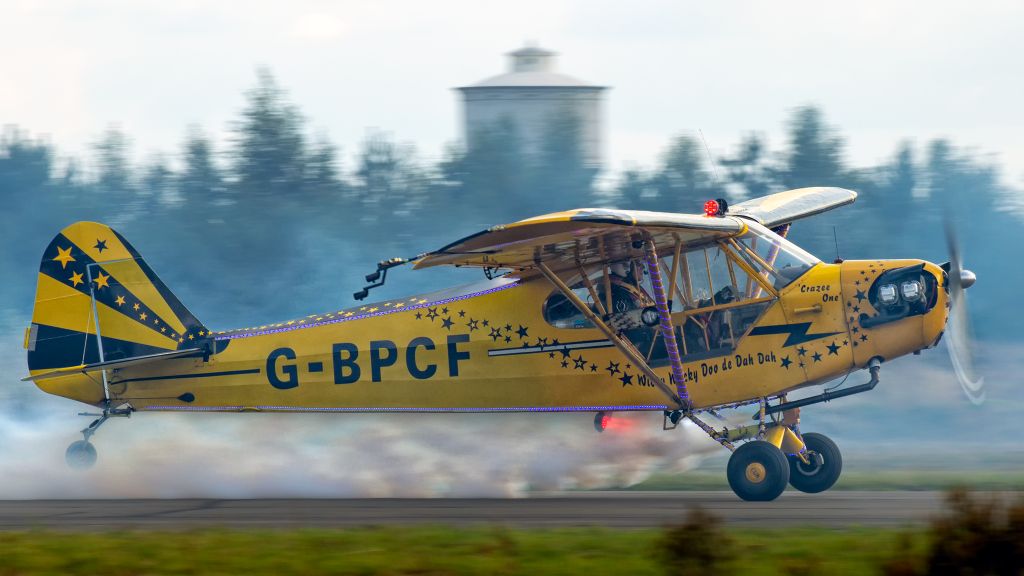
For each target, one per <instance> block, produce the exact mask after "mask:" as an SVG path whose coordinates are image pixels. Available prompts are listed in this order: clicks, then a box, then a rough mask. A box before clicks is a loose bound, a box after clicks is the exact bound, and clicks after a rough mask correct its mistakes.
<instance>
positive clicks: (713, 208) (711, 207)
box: [704, 200, 718, 217]
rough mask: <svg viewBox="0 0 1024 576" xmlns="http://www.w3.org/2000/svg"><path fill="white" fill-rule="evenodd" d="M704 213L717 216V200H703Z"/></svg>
mask: <svg viewBox="0 0 1024 576" xmlns="http://www.w3.org/2000/svg"><path fill="white" fill-rule="evenodd" d="M704 215H705V216H708V217H711V216H718V202H716V201H714V200H708V201H707V202H705V203H704Z"/></svg>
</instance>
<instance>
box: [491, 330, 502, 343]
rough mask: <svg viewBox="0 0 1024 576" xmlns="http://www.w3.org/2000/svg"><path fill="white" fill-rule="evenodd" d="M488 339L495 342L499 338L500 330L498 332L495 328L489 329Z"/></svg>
mask: <svg viewBox="0 0 1024 576" xmlns="http://www.w3.org/2000/svg"><path fill="white" fill-rule="evenodd" d="M490 337H491V340H494V341H495V342H497V341H498V338H501V330H498V329H497V328H491V333H490Z"/></svg>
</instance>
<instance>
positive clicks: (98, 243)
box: [93, 238, 107, 254]
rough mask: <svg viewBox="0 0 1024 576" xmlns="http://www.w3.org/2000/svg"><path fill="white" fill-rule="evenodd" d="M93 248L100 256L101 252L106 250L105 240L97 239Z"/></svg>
mask: <svg viewBox="0 0 1024 576" xmlns="http://www.w3.org/2000/svg"><path fill="white" fill-rule="evenodd" d="M93 248H95V249H96V251H97V252H99V253H101V254H102V253H103V251H104V250H106V249H107V241H106V240H100V239H99V238H97V239H96V245H95V246H93Z"/></svg>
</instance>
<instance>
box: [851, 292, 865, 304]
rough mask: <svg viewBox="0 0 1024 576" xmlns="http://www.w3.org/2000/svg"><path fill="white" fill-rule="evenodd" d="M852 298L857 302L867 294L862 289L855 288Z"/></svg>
mask: <svg viewBox="0 0 1024 576" xmlns="http://www.w3.org/2000/svg"><path fill="white" fill-rule="evenodd" d="M854 298H856V299H857V302H861V301H863V300H864V299H865V298H867V294H865V293H864V291H863V290H857V294H855V295H854Z"/></svg>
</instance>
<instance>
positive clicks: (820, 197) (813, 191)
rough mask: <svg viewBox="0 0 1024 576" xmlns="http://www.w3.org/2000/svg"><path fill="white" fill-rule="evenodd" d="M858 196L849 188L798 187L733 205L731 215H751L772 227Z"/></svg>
mask: <svg viewBox="0 0 1024 576" xmlns="http://www.w3.org/2000/svg"><path fill="white" fill-rule="evenodd" d="M856 199H857V193H856V192H854V191H853V190H847V189H845V188H828V187H824V186H817V187H813V188H797V189H795V190H787V191H785V192H779V193H777V194H769V195H768V196H761V197H760V198H754V199H752V200H747V201H746V202H741V203H739V204H736V205H734V206H730V207H729V215H731V216H742V217H743V218H750V219H751V220H754V221H756V222H758V223H760V224H763V225H765V226H767V227H768V228H775V227H776V226H781V225H783V224H789V223H790V222H793V221H794V220H799V219H801V218H807V217H808V216H814V215H815V214H821V213H822V212H826V211H828V210H831V209H833V208H838V207H840V206H845V205H847V204H851V203H853V201H854V200H856Z"/></svg>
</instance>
